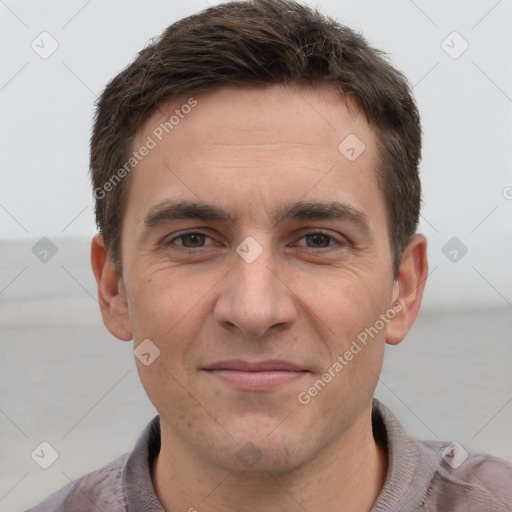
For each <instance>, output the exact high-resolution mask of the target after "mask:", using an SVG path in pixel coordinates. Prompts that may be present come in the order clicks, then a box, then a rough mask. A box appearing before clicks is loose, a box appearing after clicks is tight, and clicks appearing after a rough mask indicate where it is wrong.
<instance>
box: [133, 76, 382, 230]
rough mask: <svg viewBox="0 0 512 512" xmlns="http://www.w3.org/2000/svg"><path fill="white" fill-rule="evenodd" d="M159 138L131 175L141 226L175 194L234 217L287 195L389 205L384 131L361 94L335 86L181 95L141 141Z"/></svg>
mask: <svg viewBox="0 0 512 512" xmlns="http://www.w3.org/2000/svg"><path fill="white" fill-rule="evenodd" d="M150 140H151V142H150V143H149V144H150V145H151V146H153V147H152V149H151V150H150V151H149V152H146V153H147V155H146V156H145V157H144V158H143V159H142V160H141V161H140V163H138V164H137V166H136V168H135V169H134V171H133V172H132V173H131V177H130V180H131V184H130V190H129V194H128V205H127V213H128V211H131V212H132V213H134V214H136V216H137V222H138V223H139V225H140V223H141V222H142V221H143V218H144V215H145V214H147V212H148V211H149V210H150V209H151V208H152V207H154V205H156V204H159V203H162V202H163V201H166V200H168V199H170V198H176V197H180V198H189V199H194V200H195V201H197V200H198V199H199V200H201V201H204V202H208V203H211V202H212V200H213V199H215V200H216V201H217V202H219V203H222V206H223V207H224V208H225V209H229V208H231V209H234V210H236V211H235V212H233V213H234V216H235V218H236V216H237V215H238V214H240V215H242V214H244V213H245V214H251V215H252V216H253V217H254V216H259V218H261V217H262V216H263V217H264V216H265V215H267V214H268V216H269V218H270V216H271V214H272V213H273V212H274V210H275V208H274V206H276V204H277V203H279V202H281V203H283V204H284V203H286V204H290V203H292V202H293V201H297V200H299V199H315V200H318V199H319V196H321V197H323V198H324V199H325V200H326V201H329V200H331V201H332V200H334V199H340V198H341V199H343V200H344V202H346V203H347V202H348V203H350V204H351V205H353V206H354V207H356V208H358V209H360V210H365V209H371V208H372V207H374V208H375V206H377V207H378V208H377V209H379V208H380V210H382V206H383V205H382V204H372V203H375V202H377V203H379V202H380V203H382V201H383V200H382V198H381V194H380V191H379V190H378V187H377V183H376V173H375V169H376V166H377V148H376V143H377V140H376V135H375V132H374V130H373V128H372V126H371V125H370V124H369V123H368V122H367V120H366V117H365V116H364V114H363V113H362V112H361V111H360V109H359V107H358V104H357V102H356V101H355V100H353V99H351V98H348V99H347V98H345V97H343V96H342V95H341V94H340V93H339V91H337V90H335V89H334V88H327V87H325V88H306V87H300V88H298V87H289V86H276V85H273V86H267V87H264V88H244V87H231V86H230V87H224V88H221V89H218V90H215V91H211V92H208V93H203V94H199V95H195V96H192V97H188V96H186V97H182V98H180V99H174V100H172V101H168V102H166V103H164V104H162V105H161V106H160V108H159V109H158V111H157V112H156V113H154V114H153V115H152V116H151V117H150V118H149V119H148V121H147V122H146V123H145V125H144V126H143V127H142V129H141V130H139V132H138V134H137V136H136V138H135V140H134V144H133V148H132V149H133V150H135V151H136V150H137V149H138V148H141V147H143V146H144V145H148V142H149V141H150ZM249 205H250V208H248V207H249ZM380 213H382V211H381V212H380Z"/></svg>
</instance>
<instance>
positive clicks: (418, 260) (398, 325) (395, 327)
mask: <svg viewBox="0 0 512 512" xmlns="http://www.w3.org/2000/svg"><path fill="white" fill-rule="evenodd" d="M427 275H428V262H427V240H426V238H425V237H424V236H423V235H414V237H413V238H412V240H411V241H410V243H409V245H408V246H407V247H406V248H405V250H404V253H403V255H402V260H401V262H400V268H399V270H398V276H397V278H396V281H395V285H394V288H393V304H392V308H393V309H394V310H395V311H396V314H395V317H394V318H393V320H391V321H390V322H389V324H388V328H387V333H386V342H387V343H389V344H390V345H397V344H398V343H400V342H401V341H402V340H403V339H404V338H405V336H406V335H407V333H408V332H409V330H410V329H411V327H412V325H413V323H414V321H415V320H416V317H417V316H418V312H419V309H420V305H421V299H422V297H423V290H424V288H425V282H426V280H427Z"/></svg>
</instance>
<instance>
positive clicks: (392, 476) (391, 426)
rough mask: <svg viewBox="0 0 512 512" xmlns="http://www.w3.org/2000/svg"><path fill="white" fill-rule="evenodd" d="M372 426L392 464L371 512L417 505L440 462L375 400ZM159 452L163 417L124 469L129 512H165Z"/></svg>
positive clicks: (147, 431)
mask: <svg viewBox="0 0 512 512" xmlns="http://www.w3.org/2000/svg"><path fill="white" fill-rule="evenodd" d="M372 425H373V432H374V436H375V438H376V439H377V440H378V441H379V442H382V443H383V444H384V446H385V447H386V449H387V453H388V460H389V465H388V472H387V476H386V481H385V484H384V487H383V488H382V490H381V492H380V494H379V496H378V498H377V501H376V502H375V504H374V506H373V508H372V510H371V512H388V511H389V510H397V509H398V506H399V505H400V506H402V507H404V506H406V505H407V504H412V502H413V501H414V502H417V501H418V500H419V499H420V496H418V489H420V491H421V490H424V485H421V482H424V481H425V480H426V481H429V480H430V479H431V478H432V476H433V474H434V472H435V470H436V467H437V466H438V464H439V461H438V460H437V459H436V458H435V457H433V456H432V454H431V453H430V452H428V451H427V450H425V448H424V446H423V444H422V443H420V442H419V441H416V440H414V439H412V438H411V437H409V436H408V435H407V434H406V433H405V431H404V429H403V427H402V426H401V425H400V423H399V421H398V420H397V418H396V417H395V416H394V414H393V413H392V412H391V411H390V410H389V409H388V408H387V407H385V406H384V405H383V404H382V403H381V402H379V401H378V400H377V399H375V398H374V399H373V409H372ZM159 451H160V418H159V417H158V416H156V417H155V418H153V420H152V421H151V422H150V423H149V424H148V425H147V426H146V427H145V429H144V430H143V432H142V433H141V435H140V436H139V438H138V440H137V442H136V444H135V447H134V449H133V451H132V453H131V454H130V456H129V457H128V459H127V461H126V464H125V466H124V468H123V475H122V482H123V488H124V492H125V495H126V503H127V509H128V512H140V510H148V511H151V512H165V511H164V509H163V507H162V505H161V503H160V501H159V500H158V497H157V495H156V492H155V489H154V487H153V483H152V479H151V466H152V462H153V460H154V459H155V457H156V456H157V455H158V452H159ZM415 481H416V482H418V485H416V484H415Z"/></svg>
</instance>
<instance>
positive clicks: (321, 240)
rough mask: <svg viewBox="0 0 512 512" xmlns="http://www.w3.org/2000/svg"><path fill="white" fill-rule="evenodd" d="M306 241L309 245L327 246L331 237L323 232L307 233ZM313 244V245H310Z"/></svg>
mask: <svg viewBox="0 0 512 512" xmlns="http://www.w3.org/2000/svg"><path fill="white" fill-rule="evenodd" d="M305 238H306V241H307V244H308V247H314V248H315V247H316V248H318V247H320V248H322V247H327V246H329V245H330V242H331V237H330V236H328V235H324V234H323V233H312V234H310V235H306V237H305ZM310 244H311V245H310Z"/></svg>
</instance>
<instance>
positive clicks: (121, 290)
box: [91, 233, 133, 341]
mask: <svg viewBox="0 0 512 512" xmlns="http://www.w3.org/2000/svg"><path fill="white" fill-rule="evenodd" d="M91 266H92V270H93V272H94V277H95V278H96V285H97V288H98V302H99V304H100V310H101V315H102V317H103V322H104V324H105V326H106V327H107V329H108V330H109V331H110V332H111V333H112V335H113V336H115V337H116V338H118V339H120V340H123V341H129V340H131V339H132V338H133V334H132V331H131V323H130V314H129V309H128V302H127V299H126V289H125V286H124V282H123V278H122V276H121V275H120V274H119V272H118V271H117V270H116V268H115V267H114V265H113V264H112V262H111V261H110V259H109V257H108V255H107V251H106V249H105V245H104V242H103V238H102V236H101V234H100V233H98V234H96V235H95V236H94V237H93V239H92V243H91Z"/></svg>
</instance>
